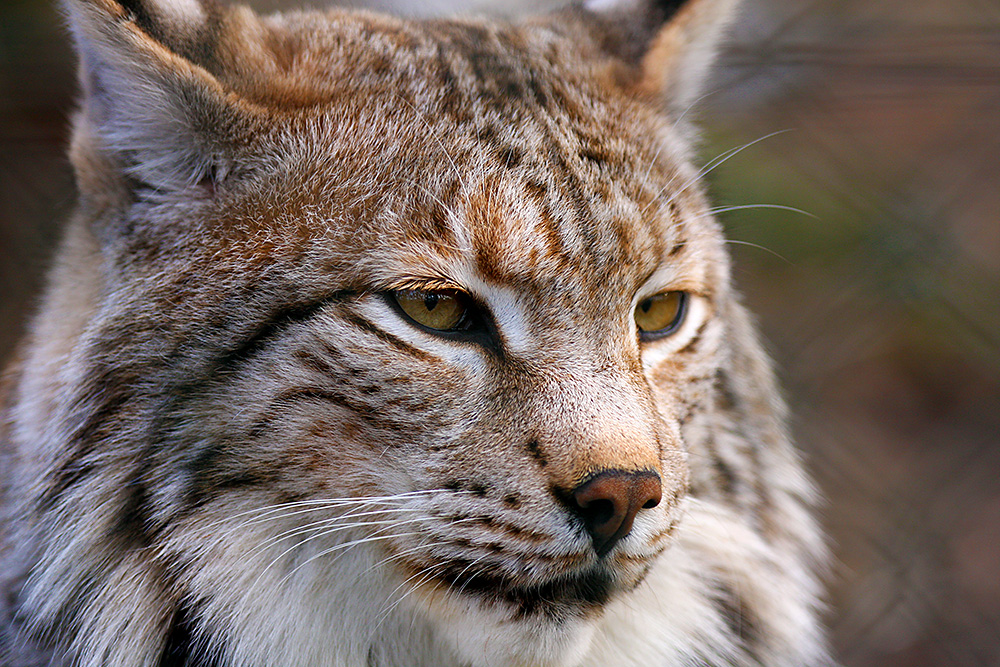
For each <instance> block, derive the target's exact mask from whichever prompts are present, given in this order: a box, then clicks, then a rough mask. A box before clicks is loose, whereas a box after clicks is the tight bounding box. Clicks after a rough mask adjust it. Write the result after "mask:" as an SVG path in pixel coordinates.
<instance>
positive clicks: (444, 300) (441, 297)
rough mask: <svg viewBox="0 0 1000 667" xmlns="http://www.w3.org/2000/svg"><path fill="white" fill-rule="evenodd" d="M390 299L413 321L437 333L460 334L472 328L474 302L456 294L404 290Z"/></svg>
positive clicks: (395, 293)
mask: <svg viewBox="0 0 1000 667" xmlns="http://www.w3.org/2000/svg"><path fill="white" fill-rule="evenodd" d="M390 297H391V298H392V299H393V300H394V301H395V302H396V305H397V306H399V309H400V310H402V311H403V314H404V315H406V317H407V318H408V319H410V320H412V321H413V322H415V323H417V324H419V325H421V326H423V327H426V328H428V329H432V330H434V331H459V330H462V329H466V328H468V327H469V326H471V322H472V320H471V319H470V302H469V299H468V298H467V297H465V296H464V295H463V294H462V293H460V292H456V291H450V290H449V291H441V292H424V291H418V290H400V291H398V292H392V293H391V294H390Z"/></svg>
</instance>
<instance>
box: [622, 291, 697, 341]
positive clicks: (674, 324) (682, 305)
mask: <svg viewBox="0 0 1000 667" xmlns="http://www.w3.org/2000/svg"><path fill="white" fill-rule="evenodd" d="M687 302H688V295H687V292H663V293H661V294H657V295H656V296H651V297H649V298H646V299H643V300H642V301H640V302H639V303H638V304H636V306H635V323H636V326H638V327H639V331H640V333H641V334H642V335H643V336H645V337H654V338H658V337H660V336H666V335H667V334H671V333H673V332H674V331H676V330H677V329H678V327H680V325H681V322H683V321H684V313H685V311H686V310H687Z"/></svg>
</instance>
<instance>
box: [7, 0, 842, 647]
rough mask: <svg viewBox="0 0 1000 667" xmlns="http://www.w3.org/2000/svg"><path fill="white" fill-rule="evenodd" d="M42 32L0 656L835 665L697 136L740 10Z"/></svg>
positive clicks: (800, 497) (288, 19) (205, 20)
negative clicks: (40, 281) (67, 68)
mask: <svg viewBox="0 0 1000 667" xmlns="http://www.w3.org/2000/svg"><path fill="white" fill-rule="evenodd" d="M64 6H65V9H66V11H67V14H68V16H69V20H70V25H71V27H72V32H73V36H74V38H75V43H76V47H77V52H78V53H79V57H80V61H81V66H80V81H81V86H82V89H83V95H82V101H81V106H80V108H79V111H78V113H77V114H76V117H75V121H74V134H73V144H72V150H71V158H72V162H73V165H74V167H75V170H76V175H77V181H78V187H79V193H80V197H79V205H78V208H77V210H76V213H75V214H74V216H73V218H72V220H71V222H70V224H69V227H68V230H67V232H66V236H65V239H64V242H63V244H62V246H61V250H60V251H59V253H58V256H57V260H56V265H55V266H54V268H53V271H52V274H51V278H50V282H49V287H48V291H47V293H46V295H45V297H44V301H43V303H42V306H41V309H40V312H39V314H38V316H37V318H36V320H35V321H34V324H33V326H32V329H31V332H30V335H29V337H28V339H27V341H26V342H25V344H24V345H23V346H22V348H21V351H20V353H19V355H18V356H17V360H16V362H15V363H14V364H13V366H12V367H11V368H10V369H8V372H7V374H6V379H5V381H4V393H5V396H6V398H5V406H6V408H5V412H4V420H3V432H2V435H0V454H2V456H3V462H2V463H3V467H2V471H3V493H4V496H3V498H4V500H3V505H2V507H3V512H4V522H3V524H2V530H3V535H2V546H0V549H2V551H0V573H2V578H3V579H2V586H3V590H2V592H3V600H2V603H0V605H2V607H0V633H2V635H0V636H2V641H3V645H2V647H3V648H2V650H3V651H4V655H3V656H2V662H3V664H4V665H8V666H14V667H25V666H27V665H57V666H65V667H69V666H74V667H98V666H103V667H136V666H150V667H210V666H213V667H318V666H331V667H333V666H336V667H360V666H368V667H374V666H382V667H421V666H424V667H432V666H433V667H446V666H450V665H455V666H458V665H463V666H475V667H501V666H504V667H506V666H514V665H519V666H522V665H523V666H527V665H532V666H544V667H556V666H558V667H569V666H576V665H581V666H582V665H589V666H596V665H605V666H607V665H611V666H622V667H624V666H628V665H636V666H639V665H641V666H643V667H654V666H679V665H735V666H749V665H773V666H778V665H784V666H787V667H805V666H810V665H824V664H828V659H827V654H826V649H825V642H824V637H823V631H822V628H821V626H820V623H819V621H818V620H817V618H818V606H819V604H818V602H817V601H818V599H819V598H820V597H821V595H820V585H819V583H818V576H817V573H818V572H819V571H821V569H822V563H823V561H824V549H823V545H822V539H821V535H820V532H819V530H818V528H817V526H816V524H815V523H814V520H813V519H812V517H811V506H812V504H813V501H814V492H813V490H812V487H811V485H810V482H809V480H808V479H807V477H806V476H805V475H804V473H803V470H802V468H801V466H800V463H799V461H798V458H797V456H796V454H795V452H794V451H793V448H792V446H791V444H790V442H789V440H788V437H787V434H786V430H785V426H784V421H785V417H784V408H783V406H782V402H781V400H780V398H779V394H778V391H777V389H776V387H775V383H774V380H773V378H772V373H771V370H770V367H769V362H768V360H767V358H766V357H765V355H764V353H763V352H762V350H761V347H760V345H759V343H758V341H757V338H756V335H755V333H754V329H753V326H752V324H751V322H750V320H749V318H748V315H747V313H746V312H745V310H744V308H743V307H742V306H741V305H740V303H739V299H738V296H737V294H736V293H735V292H734V291H733V288H732V287H731V285H730V277H729V262H728V259H727V255H726V252H725V248H724V241H723V237H722V233H721V231H720V228H719V225H718V223H717V222H716V221H715V220H714V218H713V215H712V208H711V207H710V205H709V203H708V202H707V201H706V198H705V196H704V193H703V190H702V187H701V184H700V176H701V173H700V172H699V170H698V168H697V167H696V166H695V163H694V161H693V159H692V154H691V149H690V146H691V140H692V130H691V127H690V125H689V123H688V122H687V117H686V116H685V111H686V110H687V109H688V107H690V106H691V104H692V103H693V102H694V101H695V100H696V99H697V97H698V95H700V94H701V92H700V91H701V85H702V82H703V81H704V80H705V78H706V75H707V72H708V68H709V66H710V63H711V57H712V54H713V52H714V51H715V49H716V45H717V43H718V41H719V39H720V38H721V37H722V35H723V33H724V29H725V26H726V25H727V23H728V22H730V21H731V20H732V19H733V16H734V11H735V8H734V1H733V0H687V1H686V2H681V1H673V2H670V1H665V2H652V1H651V0H631V1H628V0H619V1H615V0H591V1H590V2H586V3H582V4H579V5H574V6H570V7H567V8H566V9H564V10H561V11H557V12H555V13H551V14H547V15H543V16H539V17H536V18H532V19H528V20H524V21H521V22H520V23H504V22H498V21H491V20H479V19H459V20H426V21H404V20H400V19H396V18H392V17H389V16H383V15H378V14H373V13H364V12H348V11H338V10H329V11H323V12H319V11H311V12H300V13H286V14H278V15H274V16H265V17H261V16H257V15H256V14H254V13H253V12H251V11H250V10H248V9H246V8H243V7H237V6H233V7H229V6H223V5H220V4H214V3H208V2H205V3H203V2H201V0H66V2H65V5H64ZM440 304H443V305H440ZM439 305H440V309H438V308H439ZM436 309H437V310H436ZM657 309H659V310H657ZM414 313H416V314H414ZM648 313H652V314H648ZM658 313H659V315H658ZM664 313H665V315H664ZM654 316H655V317H654ZM656 317H659V318H660V319H656ZM434 318H437V319H434Z"/></svg>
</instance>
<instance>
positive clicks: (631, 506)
mask: <svg viewBox="0 0 1000 667" xmlns="http://www.w3.org/2000/svg"><path fill="white" fill-rule="evenodd" d="M661 494H662V490H661V486H660V476H659V475H657V474H656V473H655V472H653V471H651V470H641V471H637V472H634V471H626V470H604V471H602V472H599V473H597V474H596V475H594V476H592V477H590V478H589V479H588V480H587V481H585V482H584V483H583V484H581V485H580V486H578V487H576V489H574V490H573V493H572V494H571V496H572V502H571V503H570V506H571V507H572V509H573V510H574V511H575V512H576V513H577V514H578V515H579V516H580V518H581V519H583V525H584V526H585V527H586V528H587V532H588V533H590V538H591V540H593V542H594V550H595V551H596V552H597V555H598V556H604V555H605V554H607V553H608V552H609V551H611V549H613V548H614V546H615V545H616V544H617V543H618V541H619V540H621V539H622V538H623V537H625V536H626V535H628V533H629V531H630V530H632V522H633V521H634V520H635V515H636V514H638V513H639V510H640V509H650V508H652V507H656V506H657V505H659V504H660V498H661Z"/></svg>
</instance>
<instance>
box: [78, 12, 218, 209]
mask: <svg viewBox="0 0 1000 667" xmlns="http://www.w3.org/2000/svg"><path fill="white" fill-rule="evenodd" d="M64 2H65V7H66V9H67V11H68V14H69V18H70V25H71V27H72V30H73V35H74V37H75V41H76V47H77V51H78V53H79V55H80V80H81V83H82V86H83V91H84V97H83V100H82V104H81V113H80V114H78V115H77V119H76V124H75V141H74V153H73V161H74V165H75V166H76V168H77V175H78V177H79V178H78V180H79V182H80V184H81V191H82V192H83V194H84V195H85V196H86V195H87V191H88V187H87V184H88V183H91V182H93V183H95V186H94V190H95V193H98V194H99V192H100V191H101V190H103V189H106V187H107V186H106V183H107V182H108V180H107V179H108V178H114V177H115V176H114V174H116V173H117V174H118V177H120V178H121V182H122V183H123V184H125V186H126V187H127V188H128V189H130V190H140V189H141V190H144V191H152V192H158V193H169V192H173V191H177V190H183V189H187V188H191V187H193V186H197V185H199V184H204V183H205V182H206V179H210V180H212V179H215V178H218V175H220V174H225V173H227V171H228V170H229V166H230V165H228V164H227V159H228V158H227V154H226V152H227V151H226V131H227V129H228V128H229V127H231V125H232V122H231V121H232V119H233V118H234V115H233V113H234V112H233V108H232V105H231V103H230V102H229V101H228V99H227V92H226V90H225V89H224V88H223V86H222V85H221V84H220V82H219V81H218V80H217V79H216V78H215V77H214V76H213V75H212V74H211V73H210V72H209V71H208V70H207V69H205V68H204V67H202V66H201V65H200V64H199V63H198V62H197V61H196V60H194V59H193V58H192V57H190V55H191V54H192V53H198V52H201V51H203V50H204V47H203V43H204V41H205V40H206V39H207V36H208V35H209V34H211V32H212V31H211V29H210V28H211V21H213V20H215V19H214V18H213V15H212V13H211V11H210V10H209V9H208V7H209V6H208V5H206V4H204V2H203V0H64ZM216 16H217V15H216ZM213 187H214V185H213ZM212 191H213V188H204V187H202V188H199V189H198V190H197V191H196V192H202V193H206V194H207V193H211V192H212Z"/></svg>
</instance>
